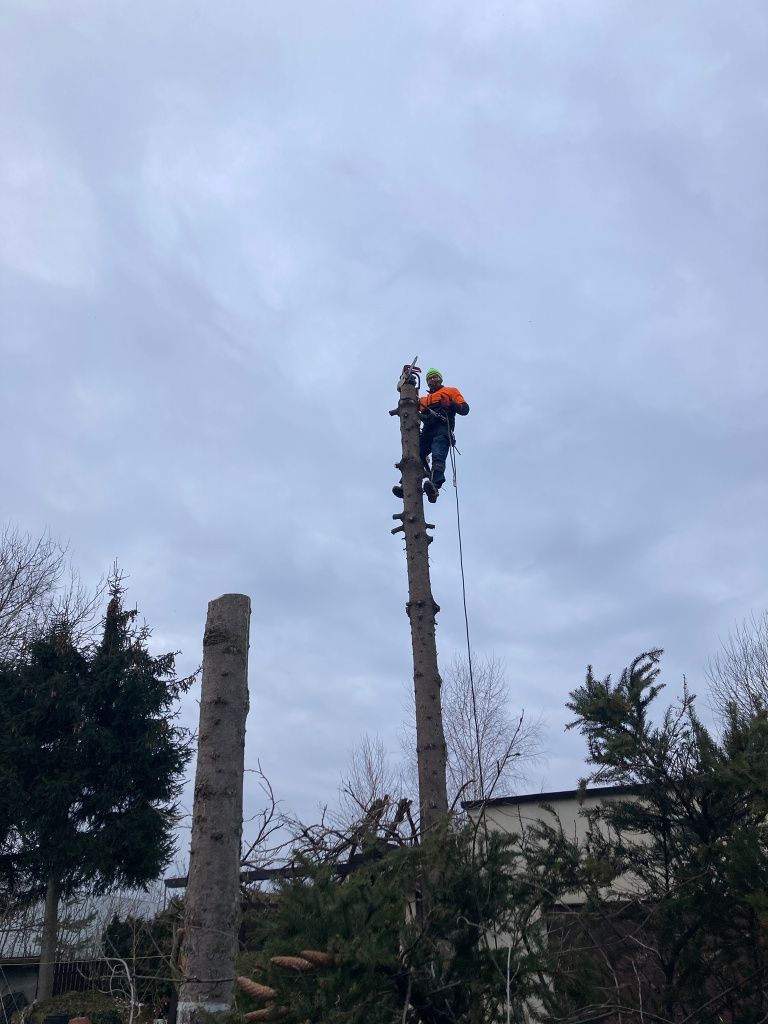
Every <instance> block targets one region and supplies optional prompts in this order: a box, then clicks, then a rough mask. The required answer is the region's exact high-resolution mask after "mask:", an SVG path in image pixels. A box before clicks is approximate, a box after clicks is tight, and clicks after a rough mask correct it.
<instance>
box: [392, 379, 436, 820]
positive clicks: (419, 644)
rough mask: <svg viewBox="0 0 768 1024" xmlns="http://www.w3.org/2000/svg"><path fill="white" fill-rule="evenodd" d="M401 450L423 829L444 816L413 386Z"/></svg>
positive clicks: (403, 391) (403, 415)
mask: <svg viewBox="0 0 768 1024" xmlns="http://www.w3.org/2000/svg"><path fill="white" fill-rule="evenodd" d="M397 415H398V416H399V417H400V437H401V440H402V446H403V457H402V461H401V462H399V463H398V469H399V470H400V473H401V475H402V480H403V511H402V513H397V514H396V515H395V516H394V517H393V518H395V519H401V520H402V526H400V527H396V528H395V530H394V531H393V532H397V531H400V530H402V531H403V532H404V534H405V551H406V560H407V563H408V604H407V605H406V606H405V610H406V612H407V613H408V618H409V619H410V622H411V645H412V647H413V689H414V696H415V700H416V756H417V761H418V768H419V810H420V817H421V829H422V830H423V831H427V830H429V829H431V828H434V826H435V825H436V824H437V823H438V822H439V821H440V820H441V819H442V818H443V817H444V816H445V815H446V814H447V813H448V794H447V789H446V781H445V770H446V747H445V734H444V732H443V713H442V709H441V706H440V673H439V672H438V669H437V646H436V643H435V614H436V613H437V612H439V611H440V609H439V607H438V605H437V604H435V601H434V599H433V597H432V586H431V583H430V579H429V545H430V544H431V543H432V538H431V537H430V536H428V534H427V524H426V523H425V521H424V499H423V496H422V492H421V482H422V478H423V475H424V474H423V469H422V461H421V458H420V456H419V407H418V395H417V391H416V388H415V386H414V385H413V384H409V383H407V382H406V383H404V384H402V386H401V388H400V401H399V402H398V405H397Z"/></svg>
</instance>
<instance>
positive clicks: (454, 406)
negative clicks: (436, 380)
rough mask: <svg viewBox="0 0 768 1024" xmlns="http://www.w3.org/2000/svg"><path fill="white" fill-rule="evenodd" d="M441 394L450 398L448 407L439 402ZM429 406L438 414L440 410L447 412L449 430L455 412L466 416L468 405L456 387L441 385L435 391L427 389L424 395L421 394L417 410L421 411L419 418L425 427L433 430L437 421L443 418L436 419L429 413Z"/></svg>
mask: <svg viewBox="0 0 768 1024" xmlns="http://www.w3.org/2000/svg"><path fill="white" fill-rule="evenodd" d="M443 396H447V397H448V398H450V400H451V404H450V406H449V407H448V408H445V407H444V406H443V405H442V404H441V402H440V399H441V398H442V397H443ZM430 406H432V407H433V408H434V411H435V412H436V413H438V414H439V413H441V412H445V413H447V414H448V423H449V425H450V428H451V430H453V423H454V420H455V419H456V413H458V414H459V416H466V415H467V413H468V412H469V405H468V404H467V401H466V399H465V398H464V396H463V395H462V393H461V392H460V391H459V389H458V388H448V387H445V386H443V387H441V388H438V389H437V391H428V392H427V393H426V395H422V396H421V398H420V399H419V412H420V413H421V418H422V420H423V421H424V427H425V429H429V430H433V429H435V428H436V427H437V426H438V424H439V423H444V422H445V420H444V419H442V418H439V419H438V418H437V417H435V416H431V415H430V414H429V409H430Z"/></svg>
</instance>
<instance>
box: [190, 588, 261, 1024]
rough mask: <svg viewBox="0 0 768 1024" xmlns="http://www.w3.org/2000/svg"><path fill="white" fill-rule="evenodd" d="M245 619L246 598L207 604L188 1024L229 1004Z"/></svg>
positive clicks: (236, 900)
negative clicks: (199, 1016) (200, 1014)
mask: <svg viewBox="0 0 768 1024" xmlns="http://www.w3.org/2000/svg"><path fill="white" fill-rule="evenodd" d="M250 616H251V602H250V599H249V598H248V597H246V596H245V595H244V594H224V596H223V597H219V598H217V599H216V600H215V601H211V602H210V604H209V605H208V618H207V621H206V625H205V637H204V639H203V682H202V693H201V697H200V730H199V740H198V747H197V770H196V774H195V797H194V808H193V812H192V846H191V851H190V860H189V879H188V883H187V893H186V899H185V906H186V911H185V922H184V943H183V947H182V955H181V961H180V963H181V967H182V972H183V975H184V978H183V981H182V985H181V989H180V992H179V1006H178V1021H179V1024H189V1022H190V1021H192V1020H194V1018H195V1015H196V1012H197V1011H198V1010H206V1011H207V1012H209V1013H221V1012H225V1011H227V1010H229V1009H230V1008H231V1006H232V996H233V982H234V976H235V956H236V953H237V932H238V928H239V926H240V916H241V910H240V841H241V836H242V828H243V770H244V756H245V755H244V750H245V720H246V717H247V714H248V637H249V626H250Z"/></svg>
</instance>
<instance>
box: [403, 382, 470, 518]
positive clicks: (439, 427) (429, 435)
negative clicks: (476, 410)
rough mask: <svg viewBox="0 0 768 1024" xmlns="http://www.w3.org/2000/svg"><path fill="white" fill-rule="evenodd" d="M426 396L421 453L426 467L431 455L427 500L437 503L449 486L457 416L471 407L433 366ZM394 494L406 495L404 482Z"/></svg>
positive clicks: (422, 403)
mask: <svg viewBox="0 0 768 1024" xmlns="http://www.w3.org/2000/svg"><path fill="white" fill-rule="evenodd" d="M427 388H428V389H429V390H428V392H427V394H426V395H423V396H422V397H421V398H420V399H419V416H420V417H421V437H420V439H419V451H420V455H421V458H422V460H423V461H424V464H425V466H426V465H427V458H428V457H429V456H431V458H432V467H431V472H430V475H429V477H428V478H427V479H426V480H425V481H424V493H425V494H426V496H427V501H431V502H435V501H437V495H438V493H439V492H440V488H441V487H442V486H443V484H444V483H445V462H446V459H447V458H448V452H449V451H450V448H451V444H452V443H453V424H454V421H455V419H456V413H458V414H459V416H466V415H467V413H468V412H469V406H468V405H467V403H466V402H465V401H464V396H463V395H462V393H461V392H460V391H459V389H458V388H448V387H445V385H444V384H443V375H442V373H440V371H439V370H436V369H435V368H434V367H430V369H429V370H427ZM392 493H393V494H394V495H395V496H396V497H398V498H402V496H403V487H402V481H401V483H399V484H395V486H394V487H393V488H392Z"/></svg>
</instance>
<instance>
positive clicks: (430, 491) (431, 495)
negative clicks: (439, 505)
mask: <svg viewBox="0 0 768 1024" xmlns="http://www.w3.org/2000/svg"><path fill="white" fill-rule="evenodd" d="M424 493H425V494H426V496H427V501H430V502H431V503H432V504H433V505H434V503H435V502H436V501H437V495H438V494H439V493H440V492H439V491H438V489H437V488H436V487H435V485H434V484H433V483H432V481H431V480H425V481H424Z"/></svg>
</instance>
